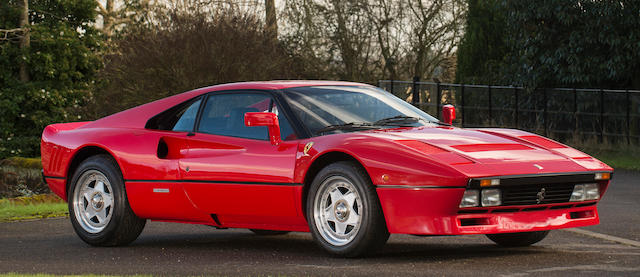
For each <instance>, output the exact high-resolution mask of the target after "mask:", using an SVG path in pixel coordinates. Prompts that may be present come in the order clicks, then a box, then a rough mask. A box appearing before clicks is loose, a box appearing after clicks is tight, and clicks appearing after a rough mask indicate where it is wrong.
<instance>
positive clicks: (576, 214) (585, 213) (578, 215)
mask: <svg viewBox="0 0 640 277" xmlns="http://www.w3.org/2000/svg"><path fill="white" fill-rule="evenodd" d="M594 216H595V215H594V213H593V211H579V212H570V213H569V217H570V218H571V219H579V218H589V217H594Z"/></svg>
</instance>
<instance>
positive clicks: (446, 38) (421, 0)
mask: <svg viewBox="0 0 640 277" xmlns="http://www.w3.org/2000/svg"><path fill="white" fill-rule="evenodd" d="M406 1H407V6H408V8H409V10H410V11H411V14H410V15H409V18H410V19H409V20H407V23H408V27H409V30H410V33H408V34H407V37H408V41H409V44H410V45H411V53H410V54H409V56H410V60H411V64H412V67H413V68H412V69H410V71H412V73H413V76H417V77H420V78H424V77H438V75H439V73H440V72H442V71H443V70H442V69H440V68H439V66H440V65H441V64H442V63H443V62H444V61H446V60H447V59H448V58H450V57H451V56H452V55H454V52H455V50H456V47H457V45H458V43H459V42H460V38H461V33H462V30H463V28H464V15H465V12H466V6H465V4H464V3H463V1H461V0H427V1H425V0H406ZM439 69H440V70H439ZM438 71H440V72H438Z"/></svg>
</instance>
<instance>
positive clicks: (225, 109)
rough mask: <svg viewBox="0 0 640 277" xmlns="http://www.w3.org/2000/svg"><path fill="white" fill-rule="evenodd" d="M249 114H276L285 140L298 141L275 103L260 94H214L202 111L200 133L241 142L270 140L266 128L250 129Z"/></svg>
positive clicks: (268, 97)
mask: <svg viewBox="0 0 640 277" xmlns="http://www.w3.org/2000/svg"><path fill="white" fill-rule="evenodd" d="M248 112H273V113H276V114H277V115H278V121H279V122H280V132H281V135H282V139H292V138H295V135H293V134H294V133H293V129H292V128H291V125H290V124H289V122H288V120H287V119H286V117H285V116H284V115H283V114H281V113H280V112H279V111H278V108H277V105H276V104H275V103H274V101H273V99H272V98H271V97H270V96H268V95H266V94H260V93H227V94H212V95H210V96H209V97H208V98H207V103H206V104H205V106H204V109H203V111H202V118H201V119H200V124H199V125H198V132H202V133H208V134H214V135H222V136H231V137H239V138H249V139H260V140H268V138H269V131H268V129H267V127H265V126H257V127H247V126H245V125H244V114H245V113H248Z"/></svg>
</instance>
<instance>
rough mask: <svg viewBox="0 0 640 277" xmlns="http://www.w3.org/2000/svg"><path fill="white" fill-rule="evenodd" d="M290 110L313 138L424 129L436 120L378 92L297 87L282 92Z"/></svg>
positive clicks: (378, 90) (324, 87) (332, 87)
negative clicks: (353, 132) (355, 131)
mask: <svg viewBox="0 0 640 277" xmlns="http://www.w3.org/2000/svg"><path fill="white" fill-rule="evenodd" d="M285 91H286V93H284V95H285V97H286V98H287V100H288V103H289V106H291V108H292V110H293V111H294V113H295V114H296V116H298V118H300V120H301V121H302V123H303V124H304V125H305V126H306V127H307V128H308V129H309V131H311V133H312V134H313V135H321V134H323V133H335V132H345V131H354V130H361V129H372V128H395V127H401V126H416V127H417V126H424V125H427V124H430V123H435V122H438V120H437V119H435V118H434V117H432V116H430V115H428V114H427V113H425V112H423V111H421V110H420V109H418V108H416V107H414V106H412V105H411V104H409V103H407V102H405V101H403V100H402V99H400V98H397V97H395V96H393V95H392V94H390V93H388V92H386V91H384V90H382V89H378V88H373V87H356V86H315V87H296V88H289V89H286V90H285Z"/></svg>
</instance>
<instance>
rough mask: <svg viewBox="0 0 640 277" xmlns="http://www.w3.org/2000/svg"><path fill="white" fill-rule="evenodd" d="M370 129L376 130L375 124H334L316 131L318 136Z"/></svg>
mask: <svg viewBox="0 0 640 277" xmlns="http://www.w3.org/2000/svg"><path fill="white" fill-rule="evenodd" d="M368 128H376V126H375V124H371V123H368V122H349V123H344V124H333V125H329V126H326V127H324V128H321V129H319V130H316V134H320V133H324V132H329V131H335V130H353V129H368Z"/></svg>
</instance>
